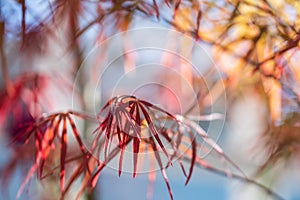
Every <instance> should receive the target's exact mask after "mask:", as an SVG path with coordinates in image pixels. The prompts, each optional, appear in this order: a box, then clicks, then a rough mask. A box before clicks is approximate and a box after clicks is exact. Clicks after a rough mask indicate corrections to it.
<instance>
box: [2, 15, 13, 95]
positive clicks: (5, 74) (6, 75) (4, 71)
mask: <svg viewBox="0 0 300 200" xmlns="http://www.w3.org/2000/svg"><path fill="white" fill-rule="evenodd" d="M0 15H1V13H0ZM4 42H5V22H4V21H0V57H1V70H2V76H3V80H4V83H5V87H6V91H7V93H8V95H9V96H10V97H11V96H13V94H14V88H13V86H12V83H11V80H10V78H9V73H8V70H7V62H6V55H5V51H4Z"/></svg>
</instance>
